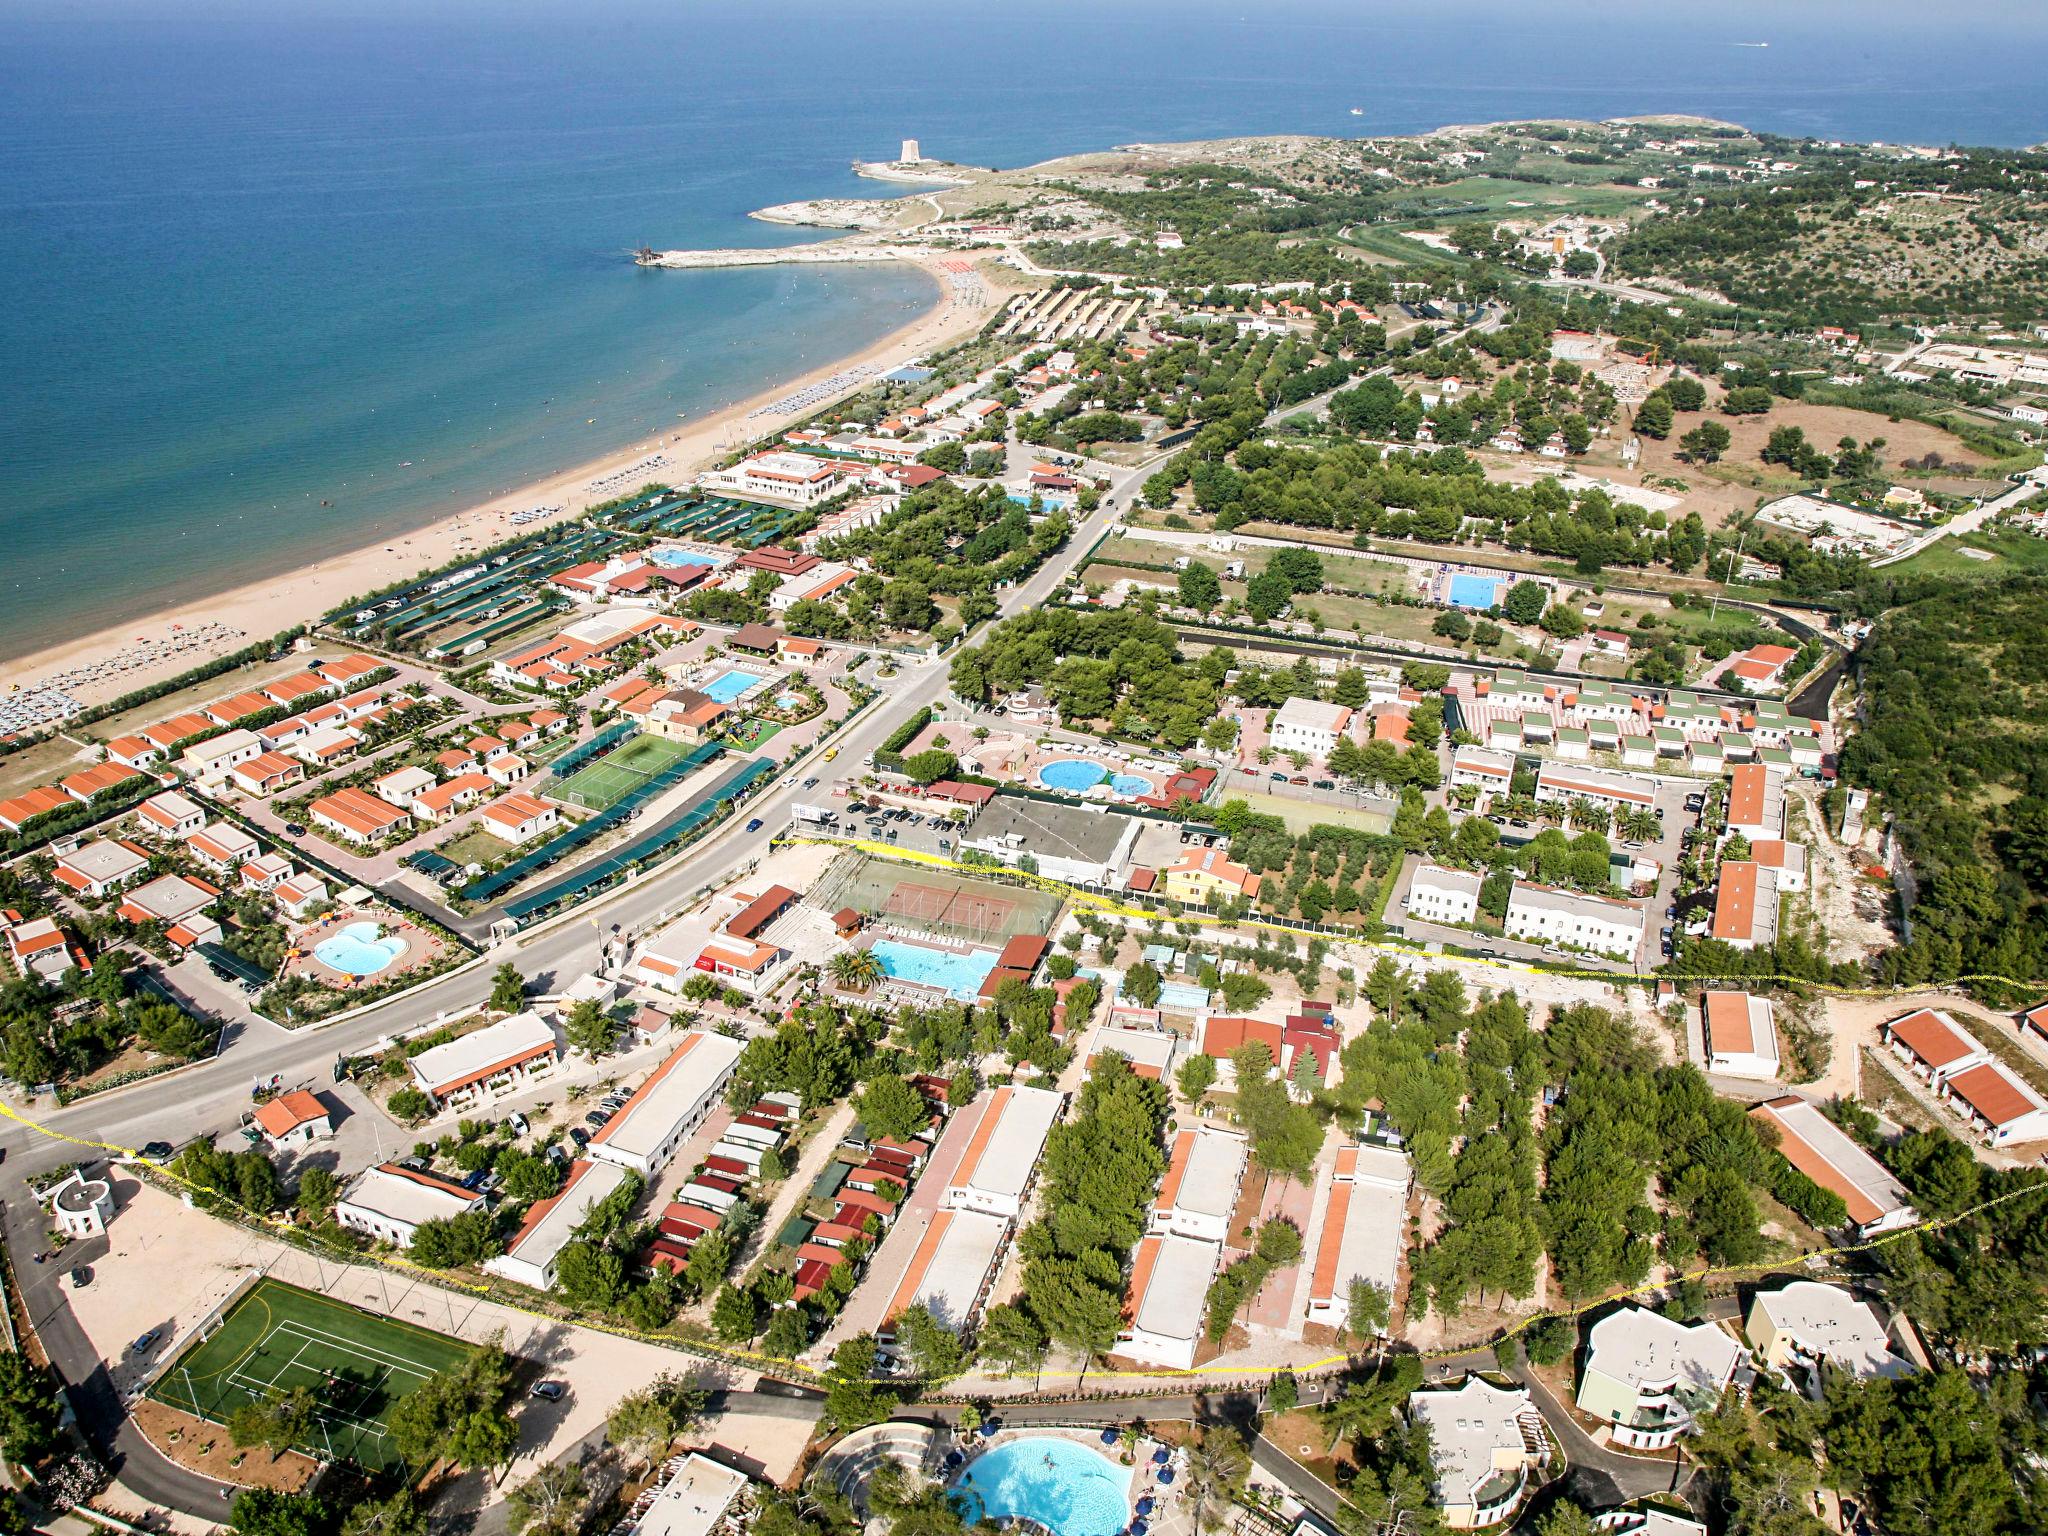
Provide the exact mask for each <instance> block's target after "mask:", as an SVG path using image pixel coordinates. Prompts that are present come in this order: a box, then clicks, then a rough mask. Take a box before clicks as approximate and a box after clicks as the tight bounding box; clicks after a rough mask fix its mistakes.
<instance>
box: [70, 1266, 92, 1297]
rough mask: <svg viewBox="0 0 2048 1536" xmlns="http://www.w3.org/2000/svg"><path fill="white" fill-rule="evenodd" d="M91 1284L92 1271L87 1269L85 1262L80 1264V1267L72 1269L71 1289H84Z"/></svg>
mask: <svg viewBox="0 0 2048 1536" xmlns="http://www.w3.org/2000/svg"><path fill="white" fill-rule="evenodd" d="M91 1284H92V1271H91V1270H89V1269H87V1268H86V1267H85V1266H84V1265H83V1264H81V1265H79V1266H78V1268H76V1269H74V1270H73V1271H71V1289H73V1290H74V1291H82V1290H84V1289H85V1288H86V1287H87V1286H88V1285H91Z"/></svg>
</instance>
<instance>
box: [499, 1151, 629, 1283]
mask: <svg viewBox="0 0 2048 1536" xmlns="http://www.w3.org/2000/svg"><path fill="white" fill-rule="evenodd" d="M631 1177H632V1174H631V1173H630V1172H628V1171H627V1170H626V1169H625V1168H622V1167H621V1166H619V1164H617V1163H610V1162H594V1161H592V1160H590V1159H589V1158H581V1157H579V1158H577V1159H576V1161H575V1162H573V1163H571V1164H570V1165H569V1176H568V1178H567V1179H565V1180H564V1181H563V1183H562V1189H561V1193H559V1194H556V1195H550V1196H549V1197H548V1198H547V1199H545V1200H542V1201H538V1202H537V1203H536V1204H535V1205H534V1207H533V1208H532V1209H531V1210H529V1211H528V1212H527V1213H526V1220H525V1221H524V1222H522V1223H521V1224H520V1227H519V1230H518V1231H517V1232H515V1233H514V1234H513V1235H512V1240H511V1241H510V1242H508V1243H506V1245H505V1251H504V1252H503V1253H501V1254H499V1255H498V1256H497V1257H496V1258H493V1259H486V1260H485V1261H484V1268H485V1269H487V1270H489V1271H490V1272H491V1273H492V1274H494V1275H502V1276H504V1277H505V1278H506V1279H507V1280H511V1281H514V1282H516V1283H517V1284H520V1285H526V1286H531V1287H532V1288H533V1289H534V1290H536V1291H545V1290H549V1289H551V1288H552V1287H553V1286H554V1283H555V1260H556V1259H557V1258H559V1257H560V1256H561V1253H562V1250H563V1249H564V1248H566V1247H568V1246H569V1243H570V1242H571V1240H573V1239H574V1238H575V1236H576V1229H577V1228H578V1227H580V1226H582V1225H583V1221H584V1218H585V1217H587V1216H589V1214H590V1210H591V1207H592V1206H594V1205H596V1204H597V1203H598V1202H599V1201H601V1200H603V1199H604V1198H605V1197H606V1196H607V1195H609V1194H611V1193H612V1192H613V1191H614V1190H616V1189H617V1188H618V1187H619V1186H620V1185H621V1184H623V1183H625V1182H626V1180H627V1179H629V1178H631Z"/></svg>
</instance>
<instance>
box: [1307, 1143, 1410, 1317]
mask: <svg viewBox="0 0 2048 1536" xmlns="http://www.w3.org/2000/svg"><path fill="white" fill-rule="evenodd" d="M1409 1178H1410V1170H1409V1166H1408V1159H1407V1157H1406V1156H1405V1155H1404V1154H1402V1153H1400V1152H1396V1151H1394V1150H1393V1149H1392V1148H1390V1147H1340V1148H1339V1149H1338V1151H1337V1165H1336V1170H1335V1172H1334V1174H1333V1175H1332V1178H1331V1181H1330V1195H1329V1203H1328V1205H1327V1206H1326V1207H1325V1210H1324V1214H1323V1222H1324V1226H1323V1230H1322V1233H1321V1235H1320V1237H1319V1238H1318V1240H1317V1245H1316V1267H1315V1273H1314V1276H1313V1278H1312V1283H1311V1285H1310V1288H1309V1296H1310V1299H1311V1300H1315V1301H1344V1300H1345V1299H1346V1298H1348V1296H1349V1295H1350V1291H1351V1282H1352V1281H1354V1280H1370V1281H1371V1282H1372V1283H1373V1284H1375V1285H1377V1286H1379V1287H1380V1288H1381V1289H1382V1290H1384V1291H1385V1292H1386V1293H1387V1295H1388V1296H1389V1297H1391V1296H1393V1295H1394V1294H1395V1291H1396V1288H1397V1285H1398V1282H1399V1281H1400V1278H1401V1253H1402V1250H1403V1249H1404V1248H1405V1247H1406V1246H1407V1241H1406V1237H1405V1233H1406V1231H1407V1215H1408V1182H1409ZM1340 1205H1341V1209H1340ZM1332 1223H1336V1225H1335V1226H1334V1227H1333V1226H1332V1225H1331V1224H1332Z"/></svg>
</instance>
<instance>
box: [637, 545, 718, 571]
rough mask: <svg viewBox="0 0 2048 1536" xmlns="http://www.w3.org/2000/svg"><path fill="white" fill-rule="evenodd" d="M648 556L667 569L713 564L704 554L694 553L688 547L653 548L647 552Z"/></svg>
mask: <svg viewBox="0 0 2048 1536" xmlns="http://www.w3.org/2000/svg"><path fill="white" fill-rule="evenodd" d="M647 558H648V560H649V561H650V562H651V563H652V564H655V565H658V566H660V567H661V568H662V569H663V570H665V571H676V570H681V569H682V568H683V567H684V566H686V565H702V566H709V565H710V564H711V562H710V561H709V560H706V559H705V558H704V557H703V556H702V555H693V554H691V553H690V552H689V551H688V550H687V549H651V550H649V551H648V552H647Z"/></svg>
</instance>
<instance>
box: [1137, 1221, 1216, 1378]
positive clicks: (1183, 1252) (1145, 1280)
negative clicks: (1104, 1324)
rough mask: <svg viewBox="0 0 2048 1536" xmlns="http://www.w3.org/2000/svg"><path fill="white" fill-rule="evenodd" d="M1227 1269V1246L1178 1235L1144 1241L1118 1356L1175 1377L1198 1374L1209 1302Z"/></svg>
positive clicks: (1153, 1236) (1158, 1234)
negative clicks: (1177, 1373) (1219, 1273)
mask: <svg viewBox="0 0 2048 1536" xmlns="http://www.w3.org/2000/svg"><path fill="white" fill-rule="evenodd" d="M1222 1263H1223V1245H1222V1244H1221V1243H1208V1242H1200V1241H1197V1240H1196V1239H1194V1238H1190V1237H1182V1236H1179V1235H1178V1234H1176V1233H1172V1232H1155V1233H1153V1234H1151V1235H1149V1236H1147V1237H1143V1238H1140V1239H1139V1241H1138V1248H1137V1253H1136V1255H1135V1256H1134V1257H1133V1259H1132V1262H1131V1284H1130V1290H1129V1292H1128V1294H1127V1296H1126V1299H1125V1302H1124V1315H1125V1319H1126V1321H1125V1322H1124V1325H1123V1327H1122V1328H1121V1329H1120V1330H1119V1331H1118V1333H1117V1342H1116V1347H1115V1353H1117V1354H1119V1355H1124V1356H1128V1357H1129V1358H1130V1359H1132V1360H1135V1361H1138V1362H1139V1363H1140V1364H1143V1365H1153V1366H1159V1367H1161V1368H1163V1369H1166V1370H1170V1371H1185V1370H1191V1369H1193V1367H1194V1364H1195V1351H1196V1350H1197V1349H1198V1348H1199V1347H1200V1345H1201V1342H1202V1312H1203V1298H1204V1297H1206V1296H1207V1294H1208V1291H1209V1286H1210V1284H1211V1283H1212V1282H1213V1281H1214V1280H1215V1278H1216V1271H1217V1270H1218V1269H1219V1268H1220V1267H1221V1266H1222Z"/></svg>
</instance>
